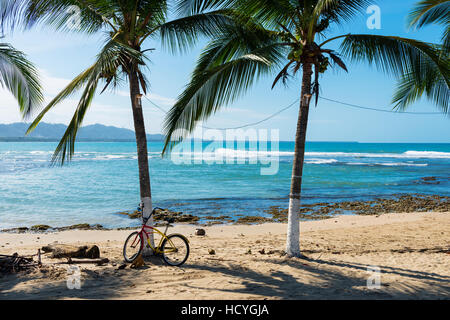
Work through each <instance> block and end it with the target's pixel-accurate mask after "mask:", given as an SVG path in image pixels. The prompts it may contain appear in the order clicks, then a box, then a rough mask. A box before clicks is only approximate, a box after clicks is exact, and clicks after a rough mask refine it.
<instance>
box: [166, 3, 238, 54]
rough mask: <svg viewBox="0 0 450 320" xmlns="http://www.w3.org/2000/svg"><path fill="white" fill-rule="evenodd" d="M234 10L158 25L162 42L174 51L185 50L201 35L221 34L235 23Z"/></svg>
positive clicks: (204, 14)
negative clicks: (226, 27) (225, 28)
mask: <svg viewBox="0 0 450 320" xmlns="http://www.w3.org/2000/svg"><path fill="white" fill-rule="evenodd" d="M234 16H235V13H234V12H233V11H232V10H216V11H212V12H208V13H200V14H195V15H191V16H185V17H180V18H178V19H174V20H171V21H169V22H166V23H164V24H163V25H161V26H159V27H158V31H159V33H160V36H161V40H162V44H163V46H165V47H168V48H170V49H171V50H172V52H177V51H178V52H185V51H187V50H188V49H190V48H192V47H193V45H194V44H195V43H196V42H197V41H198V39H199V37H200V36H207V37H211V36H213V35H215V34H219V33H220V31H221V30H222V29H223V28H224V27H225V26H227V25H230V24H232V23H233V18H234Z"/></svg>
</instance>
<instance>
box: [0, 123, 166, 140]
mask: <svg viewBox="0 0 450 320" xmlns="http://www.w3.org/2000/svg"><path fill="white" fill-rule="evenodd" d="M28 127H29V124H28V123H23V122H17V123H12V124H0V141H59V140H60V139H61V137H62V136H63V134H64V132H65V131H66V128H67V126H66V125H64V124H52V123H45V122H41V123H40V124H39V125H38V126H37V128H36V129H35V130H34V131H33V132H32V133H30V134H29V135H27V136H25V132H26V131H27V129H28ZM147 139H148V141H163V140H164V136H163V135H161V134H148V135H147ZM77 140H78V141H135V134H134V131H132V130H128V129H123V128H117V127H113V126H104V125H102V124H94V125H89V126H85V127H82V128H81V129H80V131H79V132H78V135H77Z"/></svg>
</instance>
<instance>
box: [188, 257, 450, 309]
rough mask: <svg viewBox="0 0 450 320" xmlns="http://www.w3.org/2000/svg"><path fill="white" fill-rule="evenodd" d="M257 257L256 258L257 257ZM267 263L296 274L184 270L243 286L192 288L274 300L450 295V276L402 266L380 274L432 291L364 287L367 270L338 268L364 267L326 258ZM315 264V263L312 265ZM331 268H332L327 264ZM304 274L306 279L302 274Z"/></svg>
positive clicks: (237, 268)
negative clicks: (219, 276) (228, 279)
mask: <svg viewBox="0 0 450 320" xmlns="http://www.w3.org/2000/svg"><path fill="white" fill-rule="evenodd" d="M256 260H258V259H256ZM264 262H266V263H272V264H273V265H274V269H275V268H276V267H277V266H278V267H279V266H280V265H287V266H289V267H292V268H293V270H294V271H295V276H294V275H292V274H290V273H287V272H284V271H281V270H274V271H271V272H270V273H266V274H263V273H260V272H257V271H256V270H252V269H250V268H242V266H240V265H230V266H211V265H202V264H190V265H188V266H186V268H187V269H191V270H201V271H210V272H213V273H216V274H218V273H220V274H223V275H225V276H229V277H232V278H237V279H239V280H240V285H242V286H243V287H242V288H237V289H236V288H234V289H228V288H217V287H214V288H205V287H203V288H202V287H198V286H192V285H187V286H188V287H190V288H192V289H201V290H207V291H208V290H210V291H217V290H219V291H223V292H229V293H241V294H246V295H250V296H251V297H254V298H258V296H261V297H269V298H276V299H293V300H296V299H393V298H395V299H417V298H418V297H420V298H434V299H435V298H438V299H439V298H440V299H442V298H445V297H448V296H449V292H450V282H449V277H446V276H442V275H438V274H434V273H426V272H419V271H414V270H408V269H401V268H391V267H380V268H381V271H382V273H383V272H390V273H396V274H397V275H400V276H403V277H408V278H412V279H416V280H422V281H423V280H433V281H438V282H440V284H436V283H433V284H432V285H433V290H432V291H430V290H429V288H428V289H427V288H424V287H422V286H421V285H415V284H412V283H407V284H406V283H402V284H401V286H400V287H399V288H392V287H391V286H390V285H389V284H382V286H381V288H380V289H376V290H375V289H369V288H367V278H368V276H369V274H368V273H366V274H364V275H349V274H348V270H347V272H346V273H344V272H343V271H341V270H339V268H347V269H353V270H355V271H364V272H367V266H366V265H362V264H357V263H355V264H352V263H344V262H336V261H326V260H312V259H296V258H291V259H283V260H277V259H269V260H267V259H264ZM313 264H318V265H313ZM330 266H332V267H334V270H332V269H331V268H327V267H330ZM302 275H307V276H308V279H306V278H305V277H302Z"/></svg>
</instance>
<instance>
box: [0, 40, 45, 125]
mask: <svg viewBox="0 0 450 320" xmlns="http://www.w3.org/2000/svg"><path fill="white" fill-rule="evenodd" d="M0 86H1V87H2V88H5V89H7V90H9V91H10V92H11V93H12V94H13V95H14V97H15V98H16V100H17V102H18V104H19V109H20V113H21V115H22V117H23V118H25V119H26V118H28V117H29V116H30V115H31V113H32V112H33V111H34V110H35V109H37V108H38V107H39V106H40V104H41V103H42V101H43V100H44V98H43V95H42V88H41V85H40V82H39V77H38V73H37V70H36V68H35V67H34V66H33V64H32V63H31V62H30V61H28V60H27V58H26V57H25V55H24V54H23V53H22V52H21V51H18V50H16V49H14V48H13V47H12V46H11V45H9V44H7V43H0Z"/></svg>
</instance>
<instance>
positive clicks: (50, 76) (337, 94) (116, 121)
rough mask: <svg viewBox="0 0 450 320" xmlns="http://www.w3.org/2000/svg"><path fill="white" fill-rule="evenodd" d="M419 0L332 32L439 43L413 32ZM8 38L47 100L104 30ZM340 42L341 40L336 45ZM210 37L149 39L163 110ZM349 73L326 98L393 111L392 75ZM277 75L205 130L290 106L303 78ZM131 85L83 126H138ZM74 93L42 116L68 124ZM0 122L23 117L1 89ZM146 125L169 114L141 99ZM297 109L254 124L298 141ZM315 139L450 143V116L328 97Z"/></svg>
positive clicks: (435, 36)
mask: <svg viewBox="0 0 450 320" xmlns="http://www.w3.org/2000/svg"><path fill="white" fill-rule="evenodd" d="M416 1H417V0H401V1H389V0H380V1H378V5H379V6H380V8H381V30H370V29H368V28H367V26H366V20H367V18H368V17H369V15H366V16H362V17H361V18H358V19H355V20H354V21H353V22H351V23H349V25H348V26H346V27H345V28H342V29H340V30H335V32H333V34H332V35H337V34H342V33H349V32H351V33H374V34H383V35H397V36H404V37H411V38H416V39H420V40H424V41H430V42H438V41H439V40H440V36H441V30H440V29H439V28H438V27H428V28H426V29H423V30H420V31H411V30H408V28H407V26H406V16H407V14H408V12H409V10H410V9H411V8H412V6H413V4H414V3H415V2H416ZM5 41H7V42H10V43H11V44H13V45H14V46H15V47H16V48H18V49H20V50H22V51H24V52H25V53H27V55H28V57H29V59H30V60H31V61H33V62H34V63H35V64H36V66H37V67H38V68H39V70H40V71H41V73H42V79H43V83H44V87H45V96H46V99H47V101H48V100H50V99H51V98H52V97H53V96H54V95H56V94H57V93H58V90H60V89H62V88H63V87H64V86H65V85H66V84H67V83H68V82H69V80H70V79H72V78H73V77H75V76H76V75H78V74H79V73H80V72H81V71H82V70H84V69H85V68H87V67H88V66H89V65H90V64H91V63H92V62H93V59H94V58H95V55H96V53H97V52H98V51H99V48H100V47H101V45H102V43H103V40H102V35H101V34H98V35H94V36H89V37H87V36H82V35H77V34H64V33H56V32H54V31H52V30H50V29H43V28H39V29H35V30H32V31H28V32H25V33H18V32H16V33H14V34H12V35H6V39H5ZM336 44H338V42H337V43H336ZM204 45H205V41H201V42H200V43H199V45H198V46H197V47H196V48H194V49H193V50H192V51H191V52H189V53H187V54H184V55H175V56H174V55H172V54H171V53H170V52H169V51H168V50H165V49H164V48H161V46H160V45H159V43H158V42H148V43H146V48H156V49H157V50H155V51H153V52H152V53H150V54H149V57H150V59H151V64H150V68H149V73H148V78H149V80H150V83H151V89H150V91H151V92H150V94H149V97H150V98H151V99H152V101H154V102H155V103H157V104H159V105H160V106H161V107H163V108H165V109H166V110H167V109H169V108H170V107H171V106H172V105H173V103H174V101H175V100H176V98H177V96H178V94H180V93H181V91H182V90H183V87H184V85H185V84H186V83H187V81H188V80H189V75H190V72H191V71H192V69H193V67H194V65H195V61H196V59H197V57H198V54H199V53H200V51H201V49H202V47H203V46H204ZM347 66H348V67H349V73H345V72H343V71H339V72H336V71H331V72H327V73H326V74H325V75H324V76H323V77H322V80H321V86H322V92H321V95H322V96H324V97H327V98H330V99H335V100H339V101H343V102H347V103H351V104H358V105H362V106H366V107H374V108H381V109H386V110H390V109H392V105H391V104H390V102H391V98H392V94H393V92H394V87H395V83H396V81H395V79H393V78H390V77H388V76H386V75H384V74H383V73H382V72H380V71H378V70H376V69H375V68H373V67H370V66H368V65H366V64H352V63H350V62H349V61H348V62H347ZM272 81H273V78H267V79H262V80H261V81H260V82H258V84H257V85H255V87H254V89H253V90H252V91H251V92H249V93H248V94H247V95H245V96H244V97H242V98H241V99H239V100H238V101H237V102H236V103H234V104H232V105H229V106H227V107H226V108H224V109H223V111H221V112H219V113H218V114H216V115H215V116H213V117H212V118H211V119H210V120H209V121H208V122H207V123H206V124H205V125H207V126H208V127H221V128H222V127H234V126H240V125H244V124H247V123H252V122H256V121H259V120H261V119H264V118H266V117H268V116H270V115H271V114H273V113H275V112H276V111H278V110H280V109H282V108H284V107H286V106H288V105H290V104H291V103H292V102H293V101H295V100H296V99H297V98H298V96H299V92H300V80H296V81H291V82H290V84H289V87H287V88H285V87H283V86H282V85H280V86H278V87H277V88H275V89H274V90H271V89H270V88H271V84H272ZM127 90H128V88H127V87H126V86H124V87H123V88H120V89H119V90H118V91H117V92H116V93H115V94H114V93H105V94H102V95H99V96H97V97H96V99H95V101H94V104H93V106H92V108H91V110H90V111H89V114H88V115H87V116H86V118H85V122H84V124H93V123H102V124H105V125H114V126H118V127H124V128H130V129H132V128H133V121H132V114H131V107H130V100H129V98H128V97H127ZM76 98H77V97H76V96H74V97H73V98H71V99H69V100H67V101H66V102H64V103H62V104H61V105H60V106H58V107H57V108H55V109H54V110H52V111H51V112H50V113H48V115H47V116H46V117H45V118H44V121H46V122H51V123H68V121H69V120H70V118H71V116H72V113H73V110H74V108H75V103H76ZM0 99H1V101H2V103H1V107H0V122H1V123H11V122H17V121H21V119H20V117H19V114H18V112H17V107H16V104H15V102H14V100H13V99H12V97H11V96H10V95H9V94H8V93H7V92H4V91H3V90H0ZM143 105H144V110H145V123H146V127H147V131H148V132H149V133H159V132H160V131H161V124H162V121H163V119H164V114H163V113H162V112H161V111H159V110H158V109H156V108H155V107H154V106H152V105H151V104H150V103H149V102H148V101H146V100H145V99H144V100H143ZM409 111H412V112H436V111H438V110H437V108H436V107H434V106H433V105H432V104H430V103H429V102H428V101H427V100H423V101H420V102H419V103H416V104H415V105H412V106H411V107H410V109H409ZM297 113H298V106H295V107H293V108H290V109H289V110H287V111H286V112H284V113H282V114H280V115H279V116H277V117H275V118H273V119H271V120H269V121H267V122H264V123H262V124H260V125H258V126H256V127H255V128H258V129H279V130H280V138H281V139H282V140H293V138H294V136H295V128H296V121H297ZM308 140H310V141H359V142H450V117H445V116H442V115H407V114H389V113H381V112H373V111H367V110H357V109H353V108H348V107H344V106H342V105H339V104H334V103H331V102H327V101H323V100H320V101H319V105H318V106H317V107H312V108H311V114H310V122H309V128H308Z"/></svg>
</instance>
